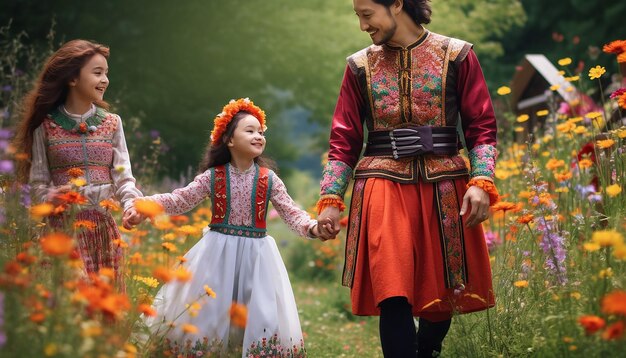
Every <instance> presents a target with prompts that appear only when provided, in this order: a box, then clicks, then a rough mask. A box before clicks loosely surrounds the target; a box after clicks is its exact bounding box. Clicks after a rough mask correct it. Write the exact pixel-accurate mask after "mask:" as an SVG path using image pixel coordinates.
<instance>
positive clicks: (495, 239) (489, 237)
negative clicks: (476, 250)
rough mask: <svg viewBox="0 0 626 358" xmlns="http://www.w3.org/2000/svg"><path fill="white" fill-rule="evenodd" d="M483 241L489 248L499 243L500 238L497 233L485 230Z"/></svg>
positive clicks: (500, 241)
mask: <svg viewBox="0 0 626 358" xmlns="http://www.w3.org/2000/svg"><path fill="white" fill-rule="evenodd" d="M485 242H486V243H487V248H488V249H489V250H491V249H493V248H494V247H495V246H497V245H500V244H501V243H502V239H501V238H500V236H498V234H497V233H495V232H493V231H491V230H489V231H487V232H485Z"/></svg>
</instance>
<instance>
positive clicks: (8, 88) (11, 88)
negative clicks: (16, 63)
mask: <svg viewBox="0 0 626 358" xmlns="http://www.w3.org/2000/svg"><path fill="white" fill-rule="evenodd" d="M2 90H3V91H4V92H11V91H12V90H13V87H11V85H4V86H2Z"/></svg>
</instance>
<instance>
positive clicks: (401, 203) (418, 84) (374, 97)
mask: <svg viewBox="0 0 626 358" xmlns="http://www.w3.org/2000/svg"><path fill="white" fill-rule="evenodd" d="M353 5H354V10H355V12H356V15H357V16H358V18H359V23H360V27H361V30H362V31H366V32H367V33H368V34H369V35H370V37H371V38H372V42H373V43H374V44H373V45H372V46H369V47H367V48H365V49H363V50H361V51H359V52H357V53H355V54H353V55H352V56H350V57H349V58H348V64H347V67H346V70H345V74H344V78H343V83H342V85H341V90H340V94H339V99H338V101H337V107H336V109H335V113H334V116H333V124H332V128H331V135H330V150H329V156H328V159H329V161H328V164H327V165H326V167H325V168H324V173H323V179H322V182H321V197H320V200H319V202H318V212H320V215H319V218H318V219H319V220H323V219H326V218H331V219H332V221H333V222H334V225H333V226H332V230H329V231H327V234H328V235H327V238H328V237H330V236H332V235H333V234H336V233H337V232H338V231H339V226H338V221H339V215H340V212H341V211H342V210H343V209H344V208H345V205H344V202H343V197H344V193H345V191H346V189H347V186H348V184H349V181H350V178H351V177H352V176H354V178H355V181H354V186H353V189H352V198H351V207H350V216H349V223H348V233H347V240H346V262H345V266H344V273H343V284H344V285H346V286H349V287H351V296H352V311H353V313H354V314H357V315H380V339H381V345H382V350H383V353H384V355H385V356H386V357H415V356H416V350H417V355H418V357H431V356H436V355H438V354H439V352H440V351H441V346H442V341H443V339H444V337H445V335H446V334H447V332H448V329H449V327H450V323H451V317H452V315H453V313H466V312H474V311H478V310H483V309H487V308H489V307H492V306H493V305H494V297H493V292H492V286H491V270H490V266H489V257H488V252H487V248H486V245H485V240H484V236H483V231H482V226H481V225H478V224H479V223H480V222H482V221H483V220H485V219H487V217H488V210H489V205H490V202H491V204H494V203H495V201H496V200H497V198H498V195H497V191H496V189H495V187H494V186H493V177H494V168H495V159H496V150H495V146H496V120H495V116H494V111H493V107H492V104H491V99H490V98H489V93H488V90H487V87H486V84H485V80H484V77H483V74H482V70H481V68H480V65H479V63H478V60H477V58H476V55H475V54H474V52H473V51H472V49H471V48H472V45H471V44H469V43H467V42H464V41H461V40H457V39H452V38H449V37H445V36H442V35H438V34H435V33H432V32H429V31H428V30H426V29H425V28H424V27H423V26H422V25H423V24H428V23H429V22H430V15H431V9H430V5H429V4H428V0H353ZM459 116H460V120H461V128H462V131H463V135H464V138H465V143H466V146H467V149H468V152H469V161H470V168H469V169H468V168H467V165H466V162H465V160H464V159H463V158H462V157H461V156H460V155H459V153H458V148H459V141H458V135H457V129H456V128H457V122H458V120H459ZM363 124H365V126H366V127H367V131H368V138H367V142H366V143H367V145H366V149H365V152H364V155H363V158H362V159H361V160H360V161H359V157H360V154H361V151H362V149H363V142H364V128H363ZM468 180H469V181H468ZM413 316H416V317H420V320H419V330H418V331H417V332H416V329H415V325H414V321H413ZM416 343H417V347H416Z"/></svg>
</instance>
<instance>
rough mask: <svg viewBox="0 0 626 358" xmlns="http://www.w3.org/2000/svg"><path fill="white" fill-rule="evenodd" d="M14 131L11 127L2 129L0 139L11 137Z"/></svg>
mask: <svg viewBox="0 0 626 358" xmlns="http://www.w3.org/2000/svg"><path fill="white" fill-rule="evenodd" d="M11 137H13V131H12V130H10V129H0V139H11Z"/></svg>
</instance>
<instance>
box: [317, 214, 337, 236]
mask: <svg viewBox="0 0 626 358" xmlns="http://www.w3.org/2000/svg"><path fill="white" fill-rule="evenodd" d="M340 214H341V212H340V211H339V208H336V207H334V206H329V207H327V208H326V209H324V210H322V212H321V213H320V215H319V216H318V217H317V222H318V223H320V226H319V227H318V231H319V233H320V240H322V241H326V240H331V239H334V238H335V236H337V234H338V233H339V230H341V226H340V225H339V215H340Z"/></svg>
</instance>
